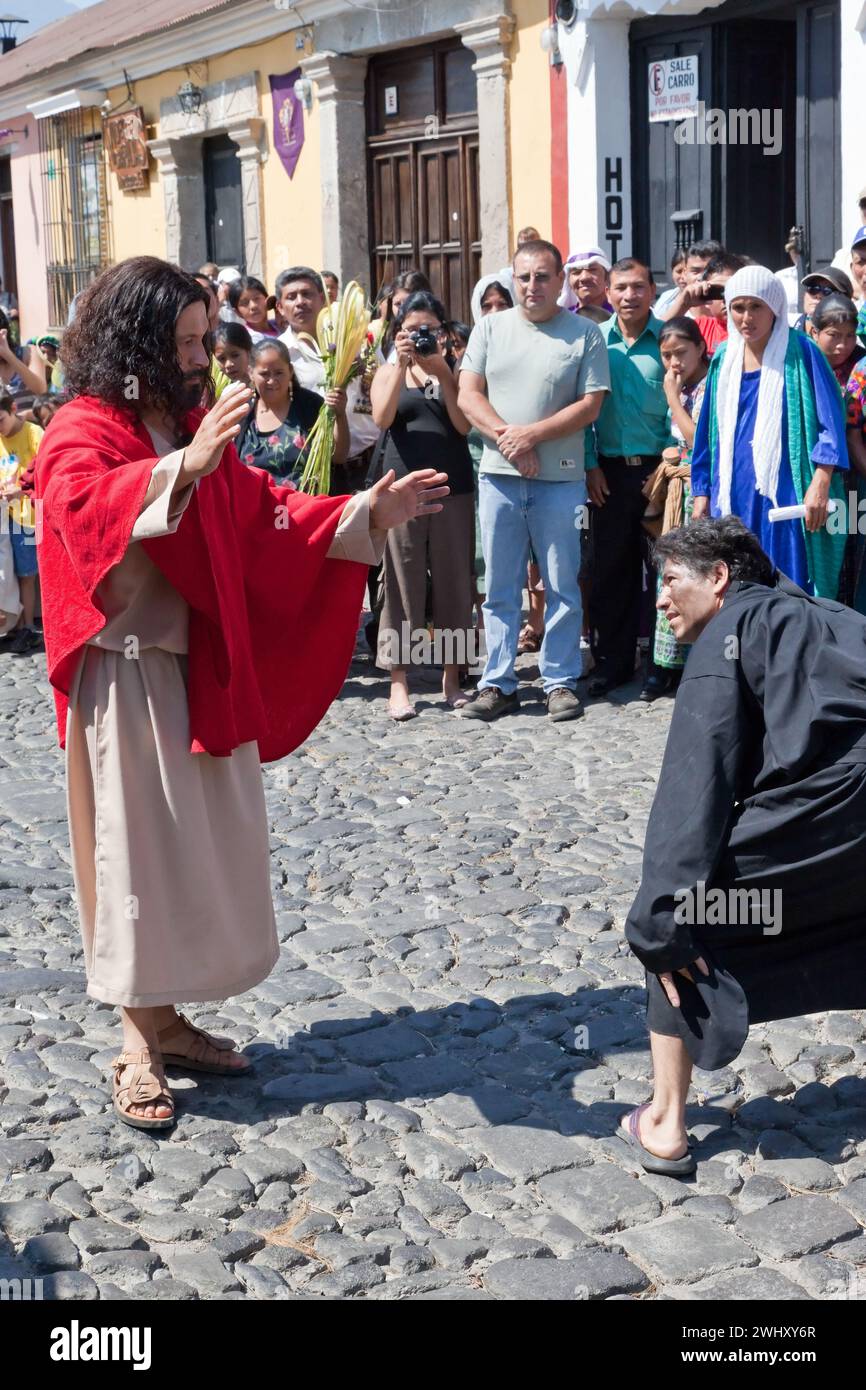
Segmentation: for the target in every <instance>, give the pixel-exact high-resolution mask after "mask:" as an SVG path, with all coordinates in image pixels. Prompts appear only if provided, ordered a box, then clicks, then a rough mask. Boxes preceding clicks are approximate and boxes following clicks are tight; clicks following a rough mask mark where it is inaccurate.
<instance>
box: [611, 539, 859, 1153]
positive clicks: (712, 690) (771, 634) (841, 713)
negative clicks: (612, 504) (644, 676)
mask: <svg viewBox="0 0 866 1390" xmlns="http://www.w3.org/2000/svg"><path fill="white" fill-rule="evenodd" d="M655 556H656V563H657V565H658V567H659V570H660V573H661V575H662V587H661V591H660V594H659V601H658V608H659V609H660V611H661V612H663V613H664V614H665V616H666V617H667V619H668V621H669V622H670V625H671V627H672V629H673V632H674V634H675V636H676V637H677V639H678V641H680V642H682V643H686V644H693V645H692V650H691V652H690V653H689V657H688V660H687V662H686V666H685V671H684V673H683V677H682V682H681V684H680V688H679V692H678V694H677V698H676V704H675V707H674V714H673V719H672V721H671V727H670V733H669V735H668V742H667V748H666V751H665V757H664V762H663V764H662V770H661V775H660V778H659V784H658V789H657V791H656V796H655V800H654V802H653V807H652V811H651V813H650V819H649V825H648V827H647V836H646V844H645V847H644V862H643V877H642V881H641V886H640V889H639V891H638V895H637V898H636V899H635V902H634V905H633V907H632V909H631V912H630V913H629V916H628V920H627V922H626V936H627V938H628V941H629V944H630V946H631V948H632V950H633V951H634V953H635V955H636V956H637V957H638V959H639V960H640V961H641V962H642V964H643V965H644V966H645V967H646V970H647V995H648V1003H647V1022H648V1025H649V1030H650V1042H651V1048H652V1058H653V1073H654V1094H653V1099H652V1101H650V1102H648V1103H647V1105H645V1106H641V1107H640V1108H639V1109H638V1110H636V1111H633V1112H632V1113H631V1114H629V1115H627V1116H625V1117H624V1119H623V1122H622V1133H623V1134H624V1135H625V1137H626V1138H627V1139H629V1141H630V1142H631V1143H632V1144H633V1145H634V1146H635V1147H636V1149H637V1152H638V1157H639V1158H640V1161H641V1162H642V1164H643V1166H644V1167H645V1168H647V1169H648V1170H649V1171H653V1172H663V1173H669V1174H685V1173H689V1172H691V1171H693V1169H694V1166H695V1162H694V1156H693V1154H692V1152H691V1149H690V1148H689V1145H688V1139H687V1135H686V1129H685V1104H686V1095H687V1093H688V1089H689V1083H690V1079H691V1071H692V1065H693V1063H696V1064H697V1065H698V1066H699V1067H702V1068H704V1069H706V1070H714V1069H716V1068H718V1067H722V1066H725V1065H727V1063H729V1062H731V1061H732V1060H733V1059H734V1058H735V1057H736V1056H737V1054H738V1052H739V1051H740V1049H741V1048H742V1046H743V1043H744V1042H745V1039H746V1035H747V1033H748V1028H749V1024H750V1023H761V1022H766V1021H768V1020H770V1019H777V1018H791V1017H799V1016H800V1015H803V1014H810V1013H818V1012H822V1011H824V1010H827V1009H862V1008H864V1007H866V942H864V912H866V619H864V618H862V617H861V616H860V615H859V614H858V613H855V612H854V611H853V610H852V609H850V608H845V607H844V606H843V605H842V604H839V603H832V602H829V601H828V600H825V599H815V598H811V597H809V595H807V594H805V593H803V591H802V590H801V589H798V588H797V587H796V585H794V584H792V583H791V582H790V581H789V580H787V579H785V578H784V576H782V575H780V574H779V572H778V571H776V570H774V567H773V565H772V563H771V561H770V560H769V559H768V558H767V556H766V555H765V554H764V551H763V550H762V549H761V547H760V545H759V544H758V541H757V539H756V537H755V536H754V535H752V533H751V531H748V530H747V529H746V527H745V526H743V524H742V523H741V522H740V521H738V520H737V519H736V518H735V517H725V518H722V519H720V520H702V521H697V522H693V523H692V524H691V525H690V526H687V527H683V528H681V529H679V530H675V531H669V532H667V533H666V534H665V535H664V536H663V537H662V538H661V540H660V541H659V542H658V543H657V545H656V548H655Z"/></svg>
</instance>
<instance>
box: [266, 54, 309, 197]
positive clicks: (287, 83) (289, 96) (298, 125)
mask: <svg viewBox="0 0 866 1390" xmlns="http://www.w3.org/2000/svg"><path fill="white" fill-rule="evenodd" d="M302 76H303V74H302V72H301V69H300V68H295V69H294V71H293V72H287V73H284V74H283V75H282V77H270V78H269V79H268V80H269V82H270V84H271V100H272V102H273V104H274V149H275V150H276V152H277V154H278V155H279V156H280V159H281V160H282V161H283V164H284V165H285V167H286V173H287V174H288V176H289V178H292V176H293V174H294V172H295V168H296V166H297V163H298V159H299V158H300V154H301V150H302V149H303V147H304V107H303V104H302V102H300V101H299V100H298V98H297V97H296V96H295V83H296V82H297V80H298V78H299V77H302Z"/></svg>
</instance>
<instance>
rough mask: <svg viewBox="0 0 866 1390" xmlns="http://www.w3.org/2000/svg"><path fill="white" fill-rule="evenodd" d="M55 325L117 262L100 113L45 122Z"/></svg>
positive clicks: (42, 144) (42, 142)
mask: <svg viewBox="0 0 866 1390" xmlns="http://www.w3.org/2000/svg"><path fill="white" fill-rule="evenodd" d="M38 124H39V151H40V163H41V168H42V197H43V207H44V216H45V245H46V254H47V261H48V303H49V309H50V313H51V322H52V323H53V324H55V325H57V326H60V325H62V324H65V323H66V319H67V315H68V312H69V305H70V304H71V303H72V300H73V299H74V298H75V296H76V295H77V294H78V293H79V291H80V290H83V289H84V288H85V286H86V285H89V284H90V281H91V280H92V279H93V278H94V277H95V276H96V275H98V274H99V272H100V271H101V270H104V269H105V267H106V266H107V265H109V264H110V262H111V247H110V231H109V221H108V206H107V198H106V173H105V156H104V153H103V146H102V118H101V115H100V112H99V111H98V110H97V109H96V108H95V107H85V108H78V109H76V110H73V111H63V112H61V113H59V114H58V115H56V116H45V117H43V118H42V119H41V120H40V121H39V123H38Z"/></svg>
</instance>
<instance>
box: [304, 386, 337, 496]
mask: <svg viewBox="0 0 866 1390" xmlns="http://www.w3.org/2000/svg"><path fill="white" fill-rule="evenodd" d="M336 420H337V414H336V411H334V410H333V409H332V408H331V406H329V405H323V406H322V408H321V410H320V411H319V413H318V415H317V417H316V423H315V424H314V425H313V428H312V429H311V430H310V433H309V435H308V436H307V443H306V445H305V450H306V454H307V459H306V463H305V464H304V471H303V473H302V475H301V481H300V483H299V484H298V491H299V492H307V493H309V494H310V495H311V496H313V497H316V496H318V497H326V496H327V495H328V493H329V491H330V488H331V460H332V459H333V457H334V434H335V429H336Z"/></svg>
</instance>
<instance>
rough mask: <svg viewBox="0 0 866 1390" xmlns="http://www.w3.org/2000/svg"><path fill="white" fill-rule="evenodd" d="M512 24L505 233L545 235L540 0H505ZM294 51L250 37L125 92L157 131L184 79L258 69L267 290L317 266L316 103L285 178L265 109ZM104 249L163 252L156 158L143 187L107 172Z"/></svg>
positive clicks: (544, 14)
mask: <svg viewBox="0 0 866 1390" xmlns="http://www.w3.org/2000/svg"><path fill="white" fill-rule="evenodd" d="M513 12H514V16H515V19H516V21H517V23H516V28H515V34H514V39H513V41H512V52H511V57H512V67H511V79H510V83H509V101H510V122H509V141H510V161H511V186H510V192H509V212H510V218H511V228H512V234H513V236H516V233H517V232H518V231H519V229H520V228H521V227H523V226H526V225H528V224H532V225H534V226H537V228H538V230H539V232H540V233H541V235H542V236H544V237H549V236H550V235H551V178H550V144H551V136H550V62H549V58H548V55H547V53H545V52H544V51H543V49H542V48H541V42H540V36H541V32H542V30H543V29H544V28H545V26H546V25H547V24H548V23H549V10H548V3H547V0H513ZM302 56H303V55H302V54H299V53H298V52H297V50H296V49H295V36H294V34H293V33H292V34H287V35H286V36H285V37H281V38H277V39H271V40H269V41H267V42H266V43H261V44H253V45H250V46H248V47H245V48H240V49H236V50H234V51H233V52H231V53H227V54H222V55H220V56H218V57H215V58H211V59H209V60H207V61H203V62H201V63H195V64H192V65H190V67H189V68H186V67H181V68H174V69H170V70H167V71H165V72H162V73H159V74H157V75H156V76H154V77H151V78H145V79H143V80H140V81H136V82H135V84H134V88H133V90H134V97H135V101H136V103H137V104H139V105H140V106H141V107H142V109H143V111H144V116H145V120H146V121H147V123H148V137H149V138H155V137H158V136H159V134H160V129H159V111H160V102H161V101H162V100H163V99H164V98H166V97H170V96H173V95H174V93H175V92H176V91H177V89H178V87H179V86H180V85H181V83H182V82H184V81H186V79H187V78H188V77H189V78H191V79H192V81H194V82H195V83H196V84H197V85H198V86H200V87H205V86H207V85H208V84H210V83H213V82H219V81H221V80H224V79H226V78H230V77H237V76H239V75H241V74H242V73H247V72H257V73H258V86H259V98H260V111H261V114H262V117H263V119H264V121H265V127H266V141H267V151H268V154H267V159H266V161H265V163H264V164H263V166H262V207H263V226H262V234H263V243H264V244H263V252H264V265H265V279H266V283H267V285H268V287H269V288H272V287H273V282H274V279H275V277H276V275H277V274H278V273H279V271H280V270H283V269H285V267H286V266H287V265H291V264H301V263H303V264H307V265H312V266H314V267H316V268H317V269H323V268H324V269H326V268H327V267H323V266H322V265H321V257H322V212H321V179H320V165H319V118H318V102H317V101H315V100H314V103H313V109H312V111H311V112H305V113H304V129H305V140H304V147H303V150H302V151H301V156H300V159H299V160H298V164H297V167H296V169H295V174H294V177H293V178H292V179H291V180H290V179H289V177H288V174H287V173H286V171H285V168H284V167H283V164H282V161H281V160H280V158H279V156H278V155H277V154H276V153H275V151H274V150H273V147H272V139H271V135H272V130H273V109H272V102H271V94H270V84H269V82H268V77H269V75H270V74H272V73H284V72H289V71H291V70H292V69H293V68H295V67H297V65H298V60H299V58H300V57H302ZM109 95H110V97H111V101H112V105H116V104H117V103H119V102H120V101H122V99H123V97H124V95H125V90H124V89H122V88H114V89H113V90H112V91H111V92H110V93H109ZM108 185H109V199H110V213H111V223H112V237H113V242H112V249H113V257H114V259H115V260H122V259H123V258H124V257H126V256H132V255H144V254H148V255H155V256H164V255H165V253H166V247H165V203H164V190H163V186H162V181H161V179H160V174H159V165H158V163H157V161H156V160H152V161H151V165H150V186H149V188H148V189H147V190H145V191H142V192H140V193H121V192H120V190H119V189H118V186H117V179H116V176H115V175H114V174H113V173H110V172H109V176H108Z"/></svg>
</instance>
